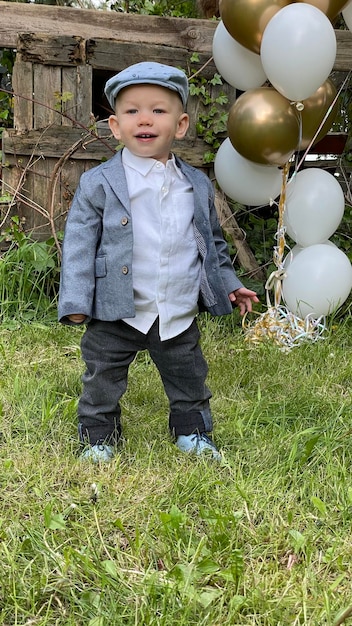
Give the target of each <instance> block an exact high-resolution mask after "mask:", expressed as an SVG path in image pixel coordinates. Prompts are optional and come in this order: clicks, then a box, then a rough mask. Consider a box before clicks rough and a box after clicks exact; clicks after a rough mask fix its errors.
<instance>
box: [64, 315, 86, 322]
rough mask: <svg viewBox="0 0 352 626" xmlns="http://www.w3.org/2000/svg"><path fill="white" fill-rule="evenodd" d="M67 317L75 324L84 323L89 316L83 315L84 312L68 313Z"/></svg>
mask: <svg viewBox="0 0 352 626" xmlns="http://www.w3.org/2000/svg"><path fill="white" fill-rule="evenodd" d="M67 317H68V319H69V320H70V322H73V323H74V324H82V322H84V320H85V319H86V317H87V316H86V315H83V313H72V315H68V316H67Z"/></svg>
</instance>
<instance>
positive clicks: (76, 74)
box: [61, 65, 93, 126]
mask: <svg viewBox="0 0 352 626" xmlns="http://www.w3.org/2000/svg"><path fill="white" fill-rule="evenodd" d="M61 73H62V75H61V91H62V94H65V93H70V94H72V99H70V100H67V102H63V104H62V110H63V111H64V112H65V113H67V115H68V116H69V117H65V116H63V117H62V118H61V124H62V125H63V126H72V125H73V122H72V121H71V120H70V119H69V118H73V119H74V120H76V121H77V122H80V123H81V124H85V125H86V126H88V125H89V122H90V115H91V112H92V78H93V69H92V66H91V65H78V66H77V67H72V68H71V67H63V68H62V70H61Z"/></svg>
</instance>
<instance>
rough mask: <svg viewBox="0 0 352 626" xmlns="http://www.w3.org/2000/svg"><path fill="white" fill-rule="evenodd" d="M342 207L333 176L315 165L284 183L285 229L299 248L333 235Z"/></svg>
mask: <svg viewBox="0 0 352 626" xmlns="http://www.w3.org/2000/svg"><path fill="white" fill-rule="evenodd" d="M344 209H345V199H344V194H343V191H342V187H341V185H340V183H339V182H338V181H337V179H336V178H335V176H333V175H332V174H329V172H326V171H325V170H321V169H319V168H315V167H311V168H309V169H306V170H302V171H301V172H299V173H298V174H297V175H294V176H293V177H292V178H291V180H290V182H289V183H288V185H287V190H286V209H285V212H284V216H283V222H284V226H285V227H286V232H287V234H288V235H289V237H291V239H293V241H295V242H296V243H298V244H299V245H300V246H303V247H305V246H311V245H314V244H316V243H322V242H324V241H326V240H327V239H329V237H331V235H333V234H334V232H335V230H336V229H337V227H338V226H339V224H340V222H341V220H342V217H343V214H344Z"/></svg>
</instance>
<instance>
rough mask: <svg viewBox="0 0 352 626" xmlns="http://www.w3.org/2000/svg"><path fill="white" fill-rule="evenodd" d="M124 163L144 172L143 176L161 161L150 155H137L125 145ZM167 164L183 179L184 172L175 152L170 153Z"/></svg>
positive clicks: (123, 152)
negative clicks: (177, 163)
mask: <svg viewBox="0 0 352 626" xmlns="http://www.w3.org/2000/svg"><path fill="white" fill-rule="evenodd" d="M122 163H123V164H124V165H128V166H129V167H131V168H132V169H134V170H137V172H139V173H140V174H142V176H147V174H149V172H150V171H151V170H152V169H153V167H154V166H155V165H156V163H159V161H157V160H156V159H151V158H149V157H140V156H137V155H135V154H133V153H132V152H131V151H130V150H129V149H128V148H126V147H125V148H124V149H123V151H122ZM167 166H168V167H170V168H171V169H172V170H173V171H174V172H175V173H176V174H177V176H178V177H179V178H180V179H183V174H182V172H181V170H180V168H179V167H178V166H177V165H176V159H175V155H174V154H173V153H171V154H170V158H169V160H168V162H167Z"/></svg>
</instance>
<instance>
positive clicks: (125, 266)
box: [122, 265, 128, 274]
mask: <svg viewBox="0 0 352 626" xmlns="http://www.w3.org/2000/svg"><path fill="white" fill-rule="evenodd" d="M122 273H123V274H128V267H127V265H123V267H122Z"/></svg>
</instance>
